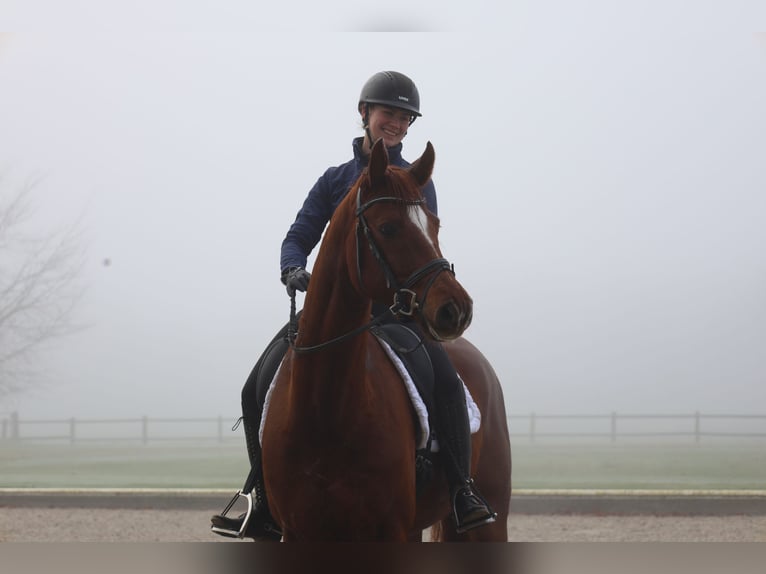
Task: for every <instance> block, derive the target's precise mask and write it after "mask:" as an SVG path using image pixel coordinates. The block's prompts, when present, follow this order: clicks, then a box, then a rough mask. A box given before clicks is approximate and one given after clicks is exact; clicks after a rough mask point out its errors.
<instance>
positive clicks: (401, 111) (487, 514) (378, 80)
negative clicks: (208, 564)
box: [211, 71, 496, 540]
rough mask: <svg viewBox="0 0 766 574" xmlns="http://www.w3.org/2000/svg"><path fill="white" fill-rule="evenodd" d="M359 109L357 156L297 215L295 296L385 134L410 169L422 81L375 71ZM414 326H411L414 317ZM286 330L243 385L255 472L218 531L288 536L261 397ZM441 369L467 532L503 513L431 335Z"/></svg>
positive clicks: (456, 495)
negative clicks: (272, 475)
mask: <svg viewBox="0 0 766 574" xmlns="http://www.w3.org/2000/svg"><path fill="white" fill-rule="evenodd" d="M357 109H358V111H359V114H360V115H361V119H362V127H363V130H364V135H363V136H362V137H357V138H355V139H354V140H353V142H352V147H353V154H354V156H353V158H352V159H351V160H349V161H347V162H346V163H344V164H341V165H339V166H336V167H330V168H329V169H327V170H326V171H325V172H324V174H323V175H322V176H321V177H320V178H319V179H318V180H317V182H316V183H315V184H314V187H313V188H312V189H311V190H310V191H309V193H308V196H307V197H306V200H305V201H304V203H303V206H302V208H301V209H300V210H299V211H298V214H297V216H296V218H295V221H294V222H293V224H292V225H291V226H290V228H289V230H288V232H287V235H286V237H285V239H284V241H283V242H282V249H281V259H280V265H281V280H282V283H283V284H284V285H285V286H286V288H287V292H288V294H289V295H290V296H294V295H295V292H296V291H302V292H303V291H306V289H307V287H308V285H309V280H310V277H311V275H310V273H309V272H308V271H307V270H306V262H307V259H308V256H309V254H310V253H311V251H312V250H313V249H314V247H316V245H317V244H318V243H319V240H320V239H321V236H322V233H323V231H324V229H325V227H326V225H327V223H328V222H329V220H330V217H331V216H332V214H333V212H334V211H335V209H336V208H337V207H338V205H339V204H340V203H341V201H342V200H343V198H344V197H345V195H346V194H347V193H348V192H349V190H350V189H351V186H352V185H353V184H354V183H355V182H356V180H357V179H358V178H359V176H360V175H361V172H362V170H363V169H364V168H365V167H366V166H367V162H368V158H369V154H370V150H371V148H372V144H373V143H375V142H376V141H377V140H378V139H379V138H382V139H383V141H384V143H385V145H386V147H387V150H388V155H389V161H390V163H391V164H392V165H396V166H400V167H408V166H409V165H410V164H409V163H408V162H407V161H405V160H404V159H403V158H402V155H401V151H402V140H403V139H404V137H405V136H406V135H407V130H408V129H409V127H410V126H411V125H412V123H413V122H414V121H415V119H416V118H418V117H420V116H421V115H422V114H421V113H420V96H419V93H418V90H417V88H416V87H415V84H414V83H413V82H412V80H410V78H408V77H407V76H405V75H404V74H402V73H399V72H393V71H384V72H378V73H376V74H374V75H373V76H372V77H371V78H370V79H369V80H367V82H366V83H365V84H364V86H363V88H362V92H361V94H360V96H359V102H358V106H357ZM423 195H424V197H425V200H426V204H427V206H428V208H429V209H430V210H431V211H432V212H433V213H434V214H436V213H437V201H436V189H435V187H434V184H433V181H429V182H428V184H427V185H426V186H425V188H424V189H423ZM408 325H409V326H411V327H412V325H411V324H409V323H408ZM285 333H286V328H284V329H282V331H281V332H280V333H278V334H277V336H276V337H275V338H274V340H273V341H272V344H270V345H269V347H268V348H267V350H266V352H264V355H263V356H262V357H261V359H260V360H259V361H258V363H257V364H256V366H255V368H254V369H253V371H252V373H251V374H250V376H249V377H248V379H247V382H246V383H245V385H244V388H243V389H242V419H241V421H242V423H243V426H244V434H245V441H246V445H247V452H248V458H249V459H250V465H251V470H250V474H249V475H248V477H247V480H246V481H245V484H244V487H243V488H242V490H241V491H240V492H239V493H237V494H236V495H235V497H234V499H232V502H231V503H230V504H229V506H228V507H227V508H226V510H224V511H223V513H222V514H216V515H214V516H213V517H212V519H211V522H212V529H213V531H214V532H216V533H218V534H222V535H224V536H234V537H243V536H246V537H248V538H253V539H257V540H263V539H275V540H278V539H279V538H280V536H281V533H280V531H279V526H278V525H277V524H275V522H274V519H273V518H272V516H271V514H270V512H269V507H268V501H267V499H266V492H265V488H264V481H263V471H262V467H261V448H260V442H259V437H258V433H259V427H260V421H261V414H262V405H259V404H258V401H257V400H256V388H255V387H256V378H257V374H258V372H259V371H260V370H261V367H262V364H263V362H264V361H265V360H266V355H267V354H269V353H279V354H280V356H282V355H283V354H284V352H285V351H286V348H287V342H286V337H285ZM423 339H424V345H425V347H426V349H427V350H428V353H429V355H430V358H431V362H432V364H433V369H434V380H435V390H434V393H435V410H436V412H435V417H434V422H435V432H436V435H437V436H438V439H439V447H440V450H441V451H442V454H443V455H446V456H444V457H443V460H444V469H445V473H446V477H447V482H448V484H449V490H450V499H451V502H452V514H453V518H454V521H455V526H456V528H457V531H458V532H464V531H466V530H469V529H471V528H475V527H478V526H481V525H484V524H488V523H490V522H494V520H495V516H496V514H495V513H494V512H493V511H492V510H491V509H490V507H489V505H488V503H487V502H486V500H484V498H483V497H482V496H481V495H480V494H479V493H478V492H477V491H476V489H475V487H474V485H473V480H472V479H471V477H470V464H471V434H470V427H469V421H468V413H467V408H466V400H465V392H464V389H463V383H462V381H461V380H460V378H459V377H458V375H457V373H456V371H455V368H454V366H453V365H452V362H451V361H450V359H449V357H448V356H447V353H446V351H445V349H444V348H443V346H442V345H441V344H440V343H438V342H436V341H432V340H429V339H427V338H425V337H423ZM244 495H247V496H246V498H247V502H248V505H250V507H249V508H248V512H246V513H244V514H241V515H240V516H238V517H236V518H234V517H229V516H227V515H226V514H227V512H228V510H229V509H230V508H231V507H232V505H233V503H234V501H235V500H236V499H237V498H238V496H244Z"/></svg>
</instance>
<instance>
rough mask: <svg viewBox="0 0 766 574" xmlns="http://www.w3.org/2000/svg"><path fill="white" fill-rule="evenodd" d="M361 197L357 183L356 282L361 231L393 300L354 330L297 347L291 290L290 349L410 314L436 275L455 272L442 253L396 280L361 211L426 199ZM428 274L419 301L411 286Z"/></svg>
mask: <svg viewBox="0 0 766 574" xmlns="http://www.w3.org/2000/svg"><path fill="white" fill-rule="evenodd" d="M361 197H362V187H361V186H359V188H358V190H357V193H356V220H357V223H356V273H357V277H358V279H359V286H360V288H361V287H362V285H363V282H362V257H361V248H360V246H359V235H360V231H361V232H362V233H364V236H365V237H366V238H367V245H368V246H369V248H370V251H371V252H372V255H373V257H375V260H376V261H377V262H378V265H380V267H381V269H382V270H383V274H384V275H385V276H386V286H387V287H389V288H393V289H394V301H393V304H392V305H391V306H390V307H389V308H388V309H386V311H384V312H383V313H381V314H380V315H378V316H376V317H373V319H372V320H371V321H370V322H369V323H367V324H365V325H362V326H361V327H357V328H356V329H354V330H353V331H350V332H348V333H346V334H344V335H341V336H339V337H336V338H334V339H331V340H329V341H326V342H324V343H320V344H319V345H313V346H308V347H297V346H295V337H296V331H297V329H296V327H297V325H296V324H295V323H296V321H295V294H294V293H293V295H291V307H290V324H289V328H288V339H289V341H290V344H291V346H292V348H293V350H295V351H296V352H299V353H309V352H313V351H318V350H320V349H323V348H325V347H329V346H330V345H334V344H335V343H340V342H342V341H345V340H347V339H350V338H351V337H355V336H356V335H359V334H360V333H363V332H364V331H367V330H368V329H370V328H371V327H372V326H373V325H376V324H378V323H379V322H380V320H381V319H382V318H384V317H386V316H388V315H392V316H405V317H411V316H412V315H414V314H415V311H416V310H417V309H419V308H420V307H422V306H424V305H425V300H426V296H427V295H428V292H429V290H430V289H431V286H432V285H433V284H434V282H435V281H436V278H437V277H438V276H439V275H440V274H441V273H442V271H449V272H450V273H452V275H455V267H454V265H452V264H451V263H450V262H449V261H447V260H446V259H444V258H443V257H437V258H435V259H432V260H431V261H429V262H428V263H426V264H425V265H423V266H422V267H421V268H420V269H417V270H416V271H414V272H413V273H412V274H411V275H410V276H409V277H408V278H407V279H405V280H404V282H402V283H400V282H399V281H398V280H397V278H396V275H395V274H394V272H393V270H392V269H391V266H390V265H389V264H388V262H387V261H386V258H385V257H384V256H383V253H382V251H381V250H380V248H379V247H378V244H377V243H376V242H375V238H374V237H373V235H372V231H371V230H370V226H369V224H368V223H367V219H366V218H365V216H364V212H365V211H367V210H368V209H369V208H370V207H372V206H373V205H375V204H377V203H383V202H387V203H399V204H402V205H422V204H423V203H425V199H423V198H421V199H402V198H399V197H393V196H385V197H376V198H375V199H371V200H370V201H368V202H366V203H362V202H361ZM428 275H431V277H430V279H429V280H428V283H426V286H425V289H423V295H422V297H421V298H420V301H418V298H417V293H415V291H413V290H412V289H411V287H413V286H414V285H415V284H416V283H417V282H418V281H420V280H421V279H423V278H424V277H427V276H428Z"/></svg>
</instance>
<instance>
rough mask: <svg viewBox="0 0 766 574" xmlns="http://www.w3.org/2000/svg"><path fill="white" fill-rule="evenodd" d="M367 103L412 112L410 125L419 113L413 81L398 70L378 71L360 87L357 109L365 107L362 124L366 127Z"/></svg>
mask: <svg viewBox="0 0 766 574" xmlns="http://www.w3.org/2000/svg"><path fill="white" fill-rule="evenodd" d="M369 104H383V105H385V106H391V107H392V108H400V109H402V110H405V111H408V112H410V113H411V114H412V119H411V120H410V125H412V122H414V121H415V118H417V117H420V116H422V115H423V114H421V113H420V94H418V89H417V88H416V87H415V83H414V82H413V81H412V80H410V79H409V78H408V77H407V76H405V75H404V74H402V73H400V72H378V73H377V74H375V75H374V76H372V77H371V78H370V79H369V80H367V82H366V83H365V84H364V86H363V87H362V93H361V94H360V95H359V110H360V111H361V110H362V106H364V108H365V112H364V114H363V117H364V124H365V127H367V118H368V117H369Z"/></svg>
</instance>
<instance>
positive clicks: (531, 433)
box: [529, 413, 537, 442]
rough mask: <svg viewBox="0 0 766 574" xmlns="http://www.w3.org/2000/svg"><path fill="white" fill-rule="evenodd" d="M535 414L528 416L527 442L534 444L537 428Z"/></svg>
mask: <svg viewBox="0 0 766 574" xmlns="http://www.w3.org/2000/svg"><path fill="white" fill-rule="evenodd" d="M536 420H537V417H536V416H535V413H530V415H529V442H535V427H536V426H537V422H536Z"/></svg>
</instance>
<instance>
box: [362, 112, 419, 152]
mask: <svg viewBox="0 0 766 574" xmlns="http://www.w3.org/2000/svg"><path fill="white" fill-rule="evenodd" d="M371 108H372V109H371V110H370V135H371V136H372V140H373V141H372V142H370V144H372V143H374V142H376V141H378V139H380V138H383V143H385V144H386V147H393V146H395V145H397V144H399V143H400V142H401V141H402V139H404V136H406V135H407V129H408V128H409V127H410V119H411V118H412V114H411V113H410V112H408V111H405V110H402V109H400V108H391V107H388V106H381V105H375V106H371Z"/></svg>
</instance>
